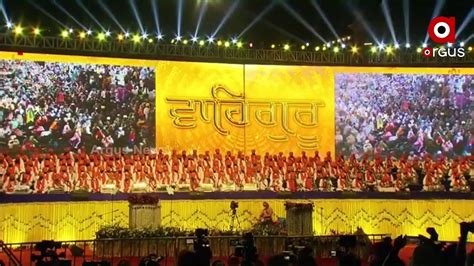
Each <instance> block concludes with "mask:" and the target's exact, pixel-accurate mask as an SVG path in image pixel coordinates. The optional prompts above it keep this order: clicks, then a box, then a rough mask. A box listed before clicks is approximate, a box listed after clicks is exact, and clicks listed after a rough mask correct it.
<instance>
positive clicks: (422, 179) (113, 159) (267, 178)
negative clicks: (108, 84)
mask: <svg viewBox="0 0 474 266" xmlns="http://www.w3.org/2000/svg"><path fill="white" fill-rule="evenodd" d="M472 164H473V157H472V156H470V157H460V158H456V159H448V158H445V157H438V158H432V157H431V156H430V155H426V156H425V157H423V158H419V157H408V158H407V157H401V158H400V159H395V158H393V157H391V156H387V157H385V158H382V157H380V156H375V157H374V158H369V156H363V157H361V158H360V159H357V158H356V156H350V157H349V158H344V157H343V156H338V157H337V158H336V159H334V158H333V156H332V155H331V154H330V153H329V152H328V153H327V154H326V155H325V156H321V155H320V154H319V153H318V152H315V153H314V154H313V155H308V154H306V153H305V152H302V153H301V154H300V155H295V154H293V153H291V152H290V153H289V154H288V155H284V154H283V153H281V152H280V153H278V154H269V153H266V154H265V155H263V156H262V155H259V154H257V153H256V152H255V151H252V152H251V154H249V155H245V154H244V153H242V152H238V153H237V154H233V153H232V152H226V153H222V152H221V151H219V150H215V152H214V153H211V152H209V151H206V152H205V153H204V154H198V152H197V151H193V152H192V153H190V154H189V153H186V151H182V152H181V153H179V152H177V151H172V152H170V153H165V152H163V151H162V150H158V151H157V152H153V153H148V154H123V153H120V154H119V153H117V154H113V153H98V152H94V153H91V154H89V153H86V152H85V151H83V150H79V151H78V152H65V153H61V154H55V153H52V152H50V153H32V154H29V155H27V154H15V155H13V154H0V190H2V191H4V192H6V193H16V192H17V193H48V192H51V191H65V192H71V191H77V190H82V191H89V192H94V193H100V192H103V190H104V188H108V189H113V190H118V191H120V192H132V191H134V190H136V189H138V188H141V189H143V190H145V191H158V190H160V189H166V188H170V187H173V188H175V189H179V190H181V191H242V190H254V191H256V190H270V191H277V192H280V191H290V192H296V191H326V192H329V191H413V190H416V191H419V190H423V191H455V192H468V191H470V185H471V184H472V183H471V182H472V180H470V179H471V176H472V175H473V167H472Z"/></svg>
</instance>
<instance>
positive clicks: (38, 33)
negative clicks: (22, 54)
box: [33, 28, 41, 36]
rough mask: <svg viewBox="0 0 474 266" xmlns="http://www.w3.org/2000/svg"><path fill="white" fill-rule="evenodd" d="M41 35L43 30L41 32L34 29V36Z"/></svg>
mask: <svg viewBox="0 0 474 266" xmlns="http://www.w3.org/2000/svg"><path fill="white" fill-rule="evenodd" d="M40 33H41V30H40V29H39V28H34V29H33V34H34V35H35V36H38V35H40Z"/></svg>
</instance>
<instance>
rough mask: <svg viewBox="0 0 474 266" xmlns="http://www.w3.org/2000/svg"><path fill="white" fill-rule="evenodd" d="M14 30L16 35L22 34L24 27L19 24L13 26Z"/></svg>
mask: <svg viewBox="0 0 474 266" xmlns="http://www.w3.org/2000/svg"><path fill="white" fill-rule="evenodd" d="M13 32H14V33H15V34H16V35H21V34H22V33H23V27H22V26H20V25H18V26H15V28H13Z"/></svg>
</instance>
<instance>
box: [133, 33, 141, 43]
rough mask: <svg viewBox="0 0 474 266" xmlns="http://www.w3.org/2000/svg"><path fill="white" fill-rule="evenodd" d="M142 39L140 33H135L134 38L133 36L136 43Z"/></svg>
mask: <svg viewBox="0 0 474 266" xmlns="http://www.w3.org/2000/svg"><path fill="white" fill-rule="evenodd" d="M140 40H141V38H140V35H138V34H135V35H134V36H133V38H132V41H133V42H134V43H139V42H140Z"/></svg>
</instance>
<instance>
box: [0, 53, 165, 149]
mask: <svg viewBox="0 0 474 266" xmlns="http://www.w3.org/2000/svg"><path fill="white" fill-rule="evenodd" d="M154 105H155V72H154V69H153V68H149V67H132V66H118V65H105V64H75V63H59V62H46V61H23V60H1V61H0V124H1V126H0V148H1V149H2V150H18V149H19V150H22V151H31V150H33V149H42V150H46V151H64V150H72V149H74V150H78V149H81V148H83V149H85V150H87V151H93V150H94V149H95V150H100V149H103V148H111V147H120V148H121V149H134V148H135V147H141V146H143V147H155V145H156V143H155V135H154V134H155V124H156V122H155V106H154Z"/></svg>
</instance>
